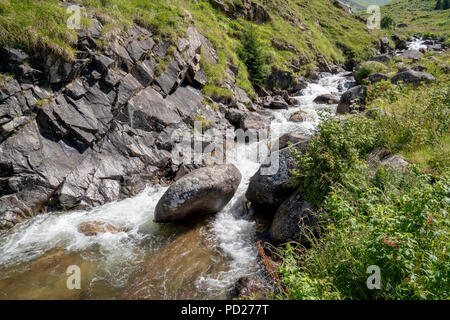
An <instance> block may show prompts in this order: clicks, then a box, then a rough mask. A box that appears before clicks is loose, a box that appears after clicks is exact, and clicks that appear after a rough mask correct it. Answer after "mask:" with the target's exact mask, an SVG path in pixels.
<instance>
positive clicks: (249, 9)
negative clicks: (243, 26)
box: [211, 0, 270, 23]
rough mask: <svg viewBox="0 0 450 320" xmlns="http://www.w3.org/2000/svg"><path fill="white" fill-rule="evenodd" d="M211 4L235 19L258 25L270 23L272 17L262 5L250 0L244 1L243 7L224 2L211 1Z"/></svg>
mask: <svg viewBox="0 0 450 320" xmlns="http://www.w3.org/2000/svg"><path fill="white" fill-rule="evenodd" d="M211 2H212V3H213V5H214V6H216V7H217V8H219V9H220V10H222V11H223V12H225V13H226V14H227V15H228V16H229V17H231V18H233V19H237V18H244V19H247V20H250V21H254V22H258V23H266V22H268V21H270V15H269V13H268V12H267V10H266V9H265V8H264V7H263V6H261V5H260V4H258V3H256V2H253V1H250V0H243V1H242V5H241V4H238V3H234V2H229V1H228V2H227V1H224V0H211Z"/></svg>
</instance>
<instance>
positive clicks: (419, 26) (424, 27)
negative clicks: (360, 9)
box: [382, 0, 450, 39]
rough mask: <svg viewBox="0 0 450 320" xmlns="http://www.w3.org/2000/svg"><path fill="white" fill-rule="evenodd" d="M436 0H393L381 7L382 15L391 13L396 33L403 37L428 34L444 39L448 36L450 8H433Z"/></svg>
mask: <svg viewBox="0 0 450 320" xmlns="http://www.w3.org/2000/svg"><path fill="white" fill-rule="evenodd" d="M435 6H436V0H394V1H392V2H391V3H389V4H387V5H386V6H383V7H382V14H383V15H391V16H393V17H394V18H395V19H396V22H397V24H404V25H406V26H405V27H403V28H397V29H396V30H395V32H396V33H401V34H403V35H404V36H405V37H409V36H412V35H424V36H427V35H430V36H433V37H435V36H437V37H441V38H444V39H448V38H449V37H450V23H449V21H450V10H434V8H435Z"/></svg>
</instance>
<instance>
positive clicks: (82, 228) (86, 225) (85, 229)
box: [78, 221, 121, 237]
mask: <svg viewBox="0 0 450 320" xmlns="http://www.w3.org/2000/svg"><path fill="white" fill-rule="evenodd" d="M78 231H79V232H81V233H82V234H84V235H85V236H88V237H91V236H96V235H98V234H100V233H119V232H121V230H120V229H119V228H117V227H116V226H113V225H112V224H109V223H105V222H100V221H90V222H83V223H82V224H80V225H79V226H78Z"/></svg>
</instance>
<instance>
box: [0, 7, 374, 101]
mask: <svg viewBox="0 0 450 320" xmlns="http://www.w3.org/2000/svg"><path fill="white" fill-rule="evenodd" d="M255 1H256V2H258V3H260V4H262V5H264V6H265V7H266V8H267V10H268V11H269V13H270V15H271V21H270V22H268V23H266V24H263V25H258V24H254V25H255V26H256V28H257V29H258V32H259V33H260V34H261V41H262V42H263V44H264V46H265V49H266V52H267V56H268V63H269V64H270V65H274V66H277V67H279V68H282V69H288V68H289V67H290V66H291V64H292V63H293V62H294V61H298V60H301V65H305V66H306V65H308V64H318V63H324V62H327V63H328V64H333V63H345V62H346V60H348V59H355V60H362V59H365V58H367V57H368V56H369V55H370V48H371V47H372V45H373V43H374V42H375V41H376V39H377V37H378V36H379V34H378V33H377V32H370V31H369V30H367V29H366V26H365V24H363V23H361V22H360V21H357V20H356V19H353V18H351V17H349V16H348V15H346V14H345V13H344V12H343V11H342V10H339V9H337V8H336V7H335V6H334V5H333V4H332V2H333V1H332V0H317V1H314V2H313V3H312V2H311V1H305V0H288V1H286V0H273V1H270V2H267V1H261V0H255ZM234 2H235V3H239V2H240V1H234ZM79 3H81V4H82V5H83V6H84V7H85V13H86V15H91V16H95V17H97V18H98V19H99V20H100V21H101V22H102V23H103V25H104V30H103V33H104V38H103V39H102V40H100V41H99V43H100V44H101V45H102V46H103V47H105V46H106V45H107V43H108V41H109V40H110V37H112V36H113V34H114V33H115V32H124V31H125V30H126V28H128V27H129V26H131V25H132V24H133V23H137V24H139V25H141V26H144V27H146V28H148V29H151V30H152V31H154V32H155V33H157V34H158V37H165V38H169V39H172V40H175V39H176V38H177V37H180V36H184V33H185V30H186V26H187V25H188V24H190V23H191V22H190V21H189V18H188V15H187V14H186V12H185V10H188V11H189V12H190V13H191V14H192V16H193V20H194V22H193V23H194V24H195V26H196V27H197V29H198V30H199V32H200V33H202V34H203V35H204V36H206V37H207V38H208V39H209V40H210V42H211V43H212V44H213V45H214V47H215V48H216V50H217V53H218V56H219V62H218V63H217V65H214V66H213V65H207V64H208V63H207V62H203V63H204V65H207V66H205V69H206V72H207V75H208V87H207V89H206V90H205V92H208V91H214V92H215V93H217V92H218V89H212V87H221V86H222V85H223V84H224V82H225V81H226V80H227V78H226V77H227V76H226V72H225V71H226V68H227V67H228V65H229V64H232V65H235V66H238V67H239V74H238V76H237V84H238V85H239V86H241V87H242V88H244V89H245V90H246V91H247V93H248V94H249V95H250V96H253V95H254V90H253V88H252V85H251V84H250V82H249V80H248V73H247V71H246V68H245V66H244V64H243V63H242V61H241V60H240V59H239V57H238V55H237V51H238V50H239V48H240V40H239V39H240V38H241V36H242V32H243V30H245V29H246V28H248V26H249V25H250V24H253V23H251V22H249V21H246V20H243V19H237V20H231V19H230V18H228V17H227V16H225V14H224V13H222V12H220V11H219V10H218V9H216V8H214V7H213V6H212V4H211V2H210V1H209V0H199V1H188V0H152V1H147V0H133V1H132V0H80V1H79ZM68 17H69V14H68V13H66V11H65V9H64V8H63V7H61V6H60V5H59V3H58V1H57V0H40V1H31V0H25V1H23V0H0V45H2V46H11V47H19V48H23V49H25V50H26V51H27V52H29V53H31V54H34V53H36V52H40V51H42V50H44V51H49V52H53V53H55V54H56V55H58V56H62V57H64V58H65V59H67V60H70V59H72V58H73V56H74V46H75V43H76V32H74V31H73V30H69V29H68V28H67V26H66V21H67V18H68ZM82 22H83V25H84V26H88V25H89V23H90V22H89V20H88V19H85V18H84V19H82ZM300 28H304V29H305V30H304V31H302V30H301V29H300ZM272 41H277V42H279V43H285V44H289V45H291V46H293V47H294V48H296V51H297V52H291V51H286V50H279V49H276V48H274V47H273V46H272Z"/></svg>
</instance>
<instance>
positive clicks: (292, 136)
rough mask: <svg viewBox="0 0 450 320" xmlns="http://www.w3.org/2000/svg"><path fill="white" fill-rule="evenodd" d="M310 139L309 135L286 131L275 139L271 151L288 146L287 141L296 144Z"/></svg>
mask: <svg viewBox="0 0 450 320" xmlns="http://www.w3.org/2000/svg"><path fill="white" fill-rule="evenodd" d="M309 140H311V138H310V137H308V136H305V135H303V134H299V133H295V132H291V133H286V134H284V135H282V136H281V137H280V138H279V139H278V140H276V141H275V143H274V145H273V147H272V151H277V150H281V149H284V148H286V147H288V146H289V143H291V144H292V145H295V144H298V143H308V141H309Z"/></svg>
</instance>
